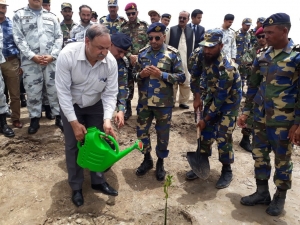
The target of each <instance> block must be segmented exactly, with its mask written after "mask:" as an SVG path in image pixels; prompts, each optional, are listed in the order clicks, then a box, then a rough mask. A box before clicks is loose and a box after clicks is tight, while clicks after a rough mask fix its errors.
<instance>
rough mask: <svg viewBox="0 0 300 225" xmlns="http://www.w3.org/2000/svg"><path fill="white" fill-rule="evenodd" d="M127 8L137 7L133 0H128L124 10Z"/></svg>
mask: <svg viewBox="0 0 300 225" xmlns="http://www.w3.org/2000/svg"><path fill="white" fill-rule="evenodd" d="M129 9H137V6H136V4H135V3H134V2H130V3H128V4H127V5H126V6H125V11H127V10H129Z"/></svg>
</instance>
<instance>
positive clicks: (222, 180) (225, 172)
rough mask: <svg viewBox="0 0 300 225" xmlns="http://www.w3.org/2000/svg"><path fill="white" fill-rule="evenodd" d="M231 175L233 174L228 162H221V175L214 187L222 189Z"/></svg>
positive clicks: (229, 181)
mask: <svg viewBox="0 0 300 225" xmlns="http://www.w3.org/2000/svg"><path fill="white" fill-rule="evenodd" d="M232 177H233V176H232V170H231V166H230V164H228V165H225V164H223V167H222V172H221V176H220V178H219V180H218V182H217V184H216V188H218V189H222V188H226V187H228V186H229V185H230V183H231V181H232Z"/></svg>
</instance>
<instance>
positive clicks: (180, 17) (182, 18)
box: [179, 16, 187, 20]
mask: <svg viewBox="0 0 300 225" xmlns="http://www.w3.org/2000/svg"><path fill="white" fill-rule="evenodd" d="M186 19H187V18H186V17H182V16H179V20H186Z"/></svg>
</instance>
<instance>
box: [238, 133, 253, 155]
mask: <svg viewBox="0 0 300 225" xmlns="http://www.w3.org/2000/svg"><path fill="white" fill-rule="evenodd" d="M240 146H241V147H242V148H243V149H245V150H246V151H247V152H252V146H251V144H250V138H249V136H248V135H243V138H242V140H241V142H240Z"/></svg>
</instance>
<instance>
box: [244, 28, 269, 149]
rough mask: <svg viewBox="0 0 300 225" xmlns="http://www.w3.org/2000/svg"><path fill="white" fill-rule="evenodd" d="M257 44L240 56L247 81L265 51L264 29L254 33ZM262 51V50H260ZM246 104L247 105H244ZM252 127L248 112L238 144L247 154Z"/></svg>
mask: <svg viewBox="0 0 300 225" xmlns="http://www.w3.org/2000/svg"><path fill="white" fill-rule="evenodd" d="M255 35H256V38H257V44H256V47H252V48H251V49H249V50H248V51H246V52H245V54H244V55H243V56H242V60H241V64H242V66H243V67H244V68H245V73H246V74H247V81H249V79H250V74H251V68H252V64H253V62H254V60H255V58H256V55H257V54H258V52H259V51H264V50H267V48H268V45H267V41H266V39H265V34H264V29H263V28H262V27H260V28H259V29H258V30H257V31H256V33H255ZM260 49H262V50H260ZM246 104H247V103H246ZM252 125H253V112H252V111H251V112H250V115H249V117H248V118H247V121H246V127H244V128H242V134H243V138H242V140H241V142H240V144H239V145H240V146H241V147H242V148H243V149H245V150H246V151H248V152H252V146H251V143H250V135H251V134H252Z"/></svg>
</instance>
